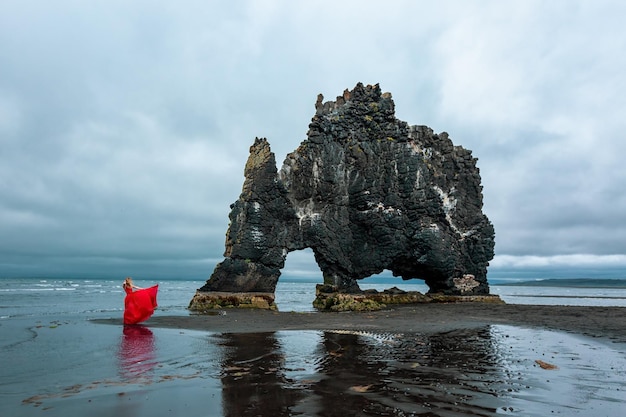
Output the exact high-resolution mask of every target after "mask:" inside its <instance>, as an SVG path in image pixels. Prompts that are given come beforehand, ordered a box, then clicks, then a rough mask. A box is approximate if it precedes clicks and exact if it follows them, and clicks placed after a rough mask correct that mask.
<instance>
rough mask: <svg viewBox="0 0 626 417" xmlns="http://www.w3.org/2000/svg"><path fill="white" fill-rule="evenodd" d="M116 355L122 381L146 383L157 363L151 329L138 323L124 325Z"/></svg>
mask: <svg viewBox="0 0 626 417" xmlns="http://www.w3.org/2000/svg"><path fill="white" fill-rule="evenodd" d="M117 357H118V366H119V373H120V377H121V378H122V380H123V381H125V382H140V383H146V382H147V380H149V379H150V378H151V376H152V373H151V371H153V370H154V368H155V367H156V366H157V364H158V363H157V360H156V353H155V343H154V334H153V333H152V330H150V329H149V328H147V327H145V326H142V325H140V324H133V325H125V326H124V330H123V333H122V337H121V341H120V347H119V351H118V354H117Z"/></svg>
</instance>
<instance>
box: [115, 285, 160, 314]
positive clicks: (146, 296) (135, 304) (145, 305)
mask: <svg viewBox="0 0 626 417" xmlns="http://www.w3.org/2000/svg"><path fill="white" fill-rule="evenodd" d="M122 288H124V291H125V292H126V298H125V299H124V324H137V323H139V322H142V321H146V320H148V319H149V318H150V316H152V313H154V309H155V308H156V307H157V292H158V291H159V285H158V284H157V285H155V286H153V287H150V288H140V287H138V286H136V285H135V284H133V280H132V279H131V277H126V279H125V280H124V283H123V284H122ZM133 289H135V290H137V291H133Z"/></svg>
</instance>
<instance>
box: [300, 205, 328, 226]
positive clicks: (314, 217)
mask: <svg viewBox="0 0 626 417" xmlns="http://www.w3.org/2000/svg"><path fill="white" fill-rule="evenodd" d="M314 206H315V205H314V204H313V201H311V200H310V199H309V200H307V202H306V204H304V205H298V206H296V217H297V218H298V225H299V226H300V227H302V221H303V220H307V219H308V220H309V221H310V222H311V223H312V224H313V223H316V222H318V221H319V220H320V219H321V217H322V215H321V214H320V213H318V212H316V211H314Z"/></svg>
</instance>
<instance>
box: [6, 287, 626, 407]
mask: <svg viewBox="0 0 626 417" xmlns="http://www.w3.org/2000/svg"><path fill="white" fill-rule="evenodd" d="M36 284H41V285H42V287H37V285H36ZM119 284H120V283H118V282H112V281H111V282H109V281H102V282H99V281H96V282H83V281H79V282H65V281H54V282H29V283H28V285H25V286H24V287H15V288H6V287H4V289H8V290H9V291H4V292H2V291H0V312H1V313H0V315H1V317H2V318H1V319H0V348H1V352H2V354H1V356H0V369H2V373H0V416H12V417H19V416H38V415H42V416H68V415H89V416H93V417H97V416H113V415H115V416H119V417H125V416H128V417H130V416H150V417H154V416H167V415H171V416H181V415H186V416H203V415H206V416H233V417H234V416H257V415H260V416H296V415H302V416H315V415H317V416H343V417H345V416H362V415H368V416H369V415H374V416H466V415H477V416H496V415H517V416H533V415H541V416H543V415H563V416H575V415H580V416H587V415H593V416H616V417H617V416H622V415H623V410H624V408H625V407H626V377H625V376H624V375H626V354H625V352H624V350H625V349H624V348H625V347H624V346H623V344H618V343H609V342H607V341H598V340H596V339H591V338H586V337H582V336H575V335H571V334H567V333H562V332H553V331H545V330H537V329H526V328H520V327H514V326H500V325H497V326H485V327H482V328H478V329H458V330H454V331H450V332H445V333H432V334H426V333H392V332H390V333H371V332H360V331H339V330H337V331H334V330H332V329H329V330H327V331H279V332H271V333H251V334H220V333H209V332H202V331H192V330H185V329H164V328H154V327H150V324H149V322H148V323H147V325H146V326H123V325H122V324H121V313H122V299H123V295H122V292H121V288H118V287H119ZM143 284H144V286H145V285H146V284H149V283H143ZM197 284H198V283H195V282H178V283H176V282H172V283H171V284H170V283H169V282H168V283H167V285H163V284H161V289H160V293H159V304H160V309H159V311H157V314H160V315H181V316H184V315H187V314H188V312H187V311H186V310H185V307H186V303H187V302H188V299H187V298H188V297H187V295H189V293H193V290H195V288H194V287H196V285H197ZM15 285H17V284H15ZM38 288H43V289H38ZM0 289H3V287H0ZM292 290H293V291H296V292H297V291H300V292H302V291H304V290H303V288H302V287H297V286H296V287H293V288H292ZM50 294H52V296H51V295H50ZM282 294H283V300H284V301H283V306H286V305H288V303H289V302H293V301H289V300H293V299H294V297H291V298H290V296H288V292H287V291H283V293H282ZM277 296H278V294H277ZM299 296H302V294H300V295H297V294H296V297H295V298H297V297H299ZM77 298H78V299H77ZM302 304H303V303H300V304H295V305H296V306H302ZM306 308H308V306H302V310H300V311H308V310H306ZM285 310H288V309H285V308H283V311H285ZM295 311H298V310H297V309H295ZM103 318H104V319H107V318H120V324H119V325H117V324H102V323H98V322H96V320H94V319H103ZM537 360H540V361H543V362H545V363H547V364H551V365H555V366H556V367H557V369H543V368H542V367H541V366H540V365H539V363H537V362H536V361H537Z"/></svg>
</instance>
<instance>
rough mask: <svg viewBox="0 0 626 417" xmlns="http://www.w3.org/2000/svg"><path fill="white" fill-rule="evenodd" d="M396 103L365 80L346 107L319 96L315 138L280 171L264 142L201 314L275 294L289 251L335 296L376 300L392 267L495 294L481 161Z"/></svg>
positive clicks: (450, 289)
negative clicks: (364, 282) (309, 261)
mask: <svg viewBox="0 0 626 417" xmlns="http://www.w3.org/2000/svg"><path fill="white" fill-rule="evenodd" d="M394 106H395V105H394V102H393V100H392V98H391V94H390V93H382V92H381V89H380V87H379V86H378V84H377V85H373V86H372V85H367V86H364V85H363V84H361V83H359V84H357V85H356V87H355V88H354V89H353V90H351V91H348V90H346V91H344V93H343V95H341V96H339V97H337V98H336V100H335V101H327V102H324V101H323V96H322V95H321V94H320V95H319V96H318V98H317V102H316V104H315V109H316V113H315V116H314V117H313V119H312V120H311V123H310V125H309V131H308V134H307V139H306V140H304V141H303V142H302V143H301V144H300V146H299V147H298V148H297V149H296V150H295V151H294V152H292V153H290V154H288V155H287V157H286V159H285V161H284V163H283V166H282V168H281V169H280V171H279V170H278V169H277V166H276V161H275V156H274V153H273V152H271V149H270V144H269V142H268V141H267V140H266V139H263V138H256V139H255V141H254V144H253V145H252V146H251V147H250V156H249V158H248V161H247V163H246V165H245V170H244V175H245V180H244V184H243V188H242V192H241V195H240V197H239V199H238V200H237V201H236V202H235V203H234V204H232V205H231V212H230V215H229V218H230V225H229V228H228V231H227V233H226V245H225V246H226V250H225V253H224V256H225V259H224V260H223V261H222V262H220V263H219V264H218V265H217V266H216V267H215V270H214V271H213V274H212V275H211V277H210V278H209V280H208V281H207V282H206V284H205V285H204V286H203V287H202V288H200V289H199V290H198V292H197V294H196V296H195V297H194V299H192V301H191V303H190V308H191V309H192V310H205V309H207V304H206V303H205V301H206V300H207V299H210V300H211V303H215V302H216V300H217V304H218V305H219V299H220V297H221V296H223V297H226V298H228V299H229V300H230V301H228V302H229V303H230V304H229V305H233V304H237V303H233V297H237V294H242V293H261V294H269V295H273V294H274V291H275V288H276V284H277V282H278V279H279V277H280V274H281V269H282V268H283V267H284V265H285V260H286V257H287V255H288V253H289V252H292V251H296V250H301V249H305V248H310V249H312V251H313V253H314V256H315V260H316V262H317V264H318V266H319V268H320V270H321V272H322V275H323V280H324V283H323V285H324V286H325V287H328V288H330V289H331V291H330V292H332V293H338V294H350V295H353V296H356V297H357V298H359V299H363V300H372V297H371V296H372V294H367V293H363V292H362V291H361V290H360V288H359V285H358V281H359V280H361V279H365V278H367V277H370V276H372V275H375V274H379V273H381V272H383V271H384V270H389V271H391V273H392V274H393V275H394V276H399V277H402V278H403V279H406V280H408V279H423V280H424V281H425V282H426V284H427V285H428V287H429V293H428V294H429V295H431V294H432V295H434V294H438V295H439V296H442V297H443V296H453V297H459V296H486V295H489V285H488V283H487V266H488V264H489V261H490V260H491V259H492V258H493V254H494V228H493V226H492V224H491V222H490V221H489V219H488V218H487V217H486V216H485V215H484V214H483V212H482V186H481V179H480V174H479V169H478V168H477V166H476V161H477V159H476V158H474V157H473V156H472V153H471V151H469V150H466V149H464V148H463V147H461V146H457V145H454V144H453V143H452V141H451V140H450V138H449V137H448V134H447V133H445V132H443V133H439V134H436V133H434V132H433V130H432V129H430V128H429V127H427V126H410V125H408V124H407V123H406V122H403V121H401V120H398V119H396V117H395V107H394ZM211 293H212V294H213V296H211V297H209V298H207V294H211ZM218 293H219V294H221V295H220V296H218V295H217V294H218ZM319 293H320V291H318V295H319ZM323 293H324V294H328V293H329V292H327V291H326V290H325V291H324V292H323ZM420 296H421V297H424V295H422V294H420V295H419V296H418V295H415V298H416V299H417V298H420ZM389 297H390V298H393V297H396V298H398V299H399V298H401V297H404V298H407V296H406V294H389ZM493 297H495V296H493ZM263 298H264V300H269V299H270V298H269V297H267V296H265V295H264V296H263ZM353 298H354V297H353ZM350 302H352V301H350ZM410 302H414V301H410ZM241 304H245V305H249V304H250V303H245V302H244V303H241ZM318 305H320V306H321V305H325V303H321V302H320V303H318ZM272 306H273V301H271V302H269V308H273V307H272Z"/></svg>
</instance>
